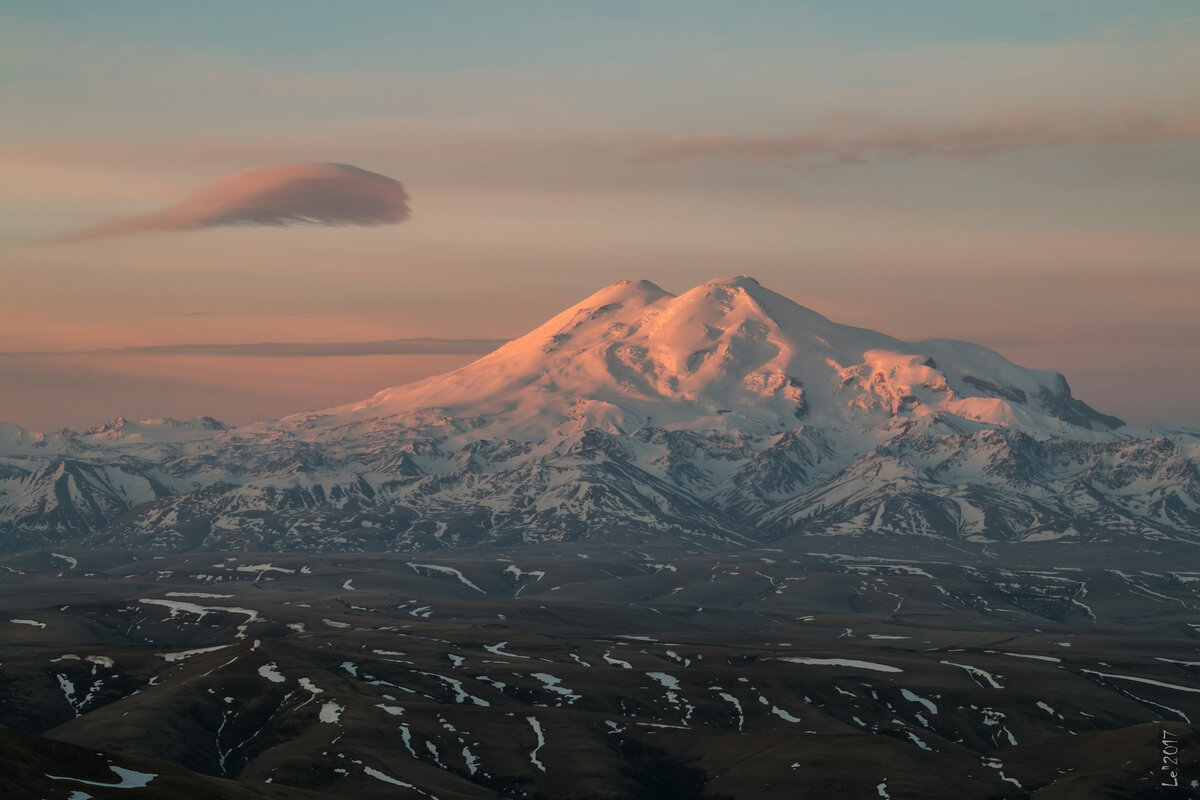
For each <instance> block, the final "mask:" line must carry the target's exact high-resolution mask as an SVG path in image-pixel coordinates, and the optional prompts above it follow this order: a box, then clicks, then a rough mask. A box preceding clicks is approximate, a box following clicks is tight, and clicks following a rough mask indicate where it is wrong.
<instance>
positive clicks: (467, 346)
mask: <svg viewBox="0 0 1200 800" xmlns="http://www.w3.org/2000/svg"><path fill="white" fill-rule="evenodd" d="M507 341H508V340H507V339H431V338H418V339H382V340H379V341H373V342H249V343H237V344H163V345H145V346H140V347H116V348H108V349H100V350H34V351H25V352H19V353H0V356H20V357H45V356H91V355H109V356H244V357H250V358H314V357H315V358H322V357H342V356H397V355H406V356H411V355H431V356H432V355H486V354H487V353H490V352H492V351H493V350H495V349H496V348H498V347H500V346H501V345H503V344H505V343H506V342H507Z"/></svg>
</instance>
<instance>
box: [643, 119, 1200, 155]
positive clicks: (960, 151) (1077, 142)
mask: <svg viewBox="0 0 1200 800" xmlns="http://www.w3.org/2000/svg"><path fill="white" fill-rule="evenodd" d="M1192 139H1200V117H1185V118H1181V119H1163V118H1161V117H1157V116H1154V115H1150V114H1144V113H1139V112H1124V113H1109V114H1097V113H1082V112H1068V111H1056V110H1047V109H1031V110H1024V111H1019V112H1013V113H1009V114H1006V115H1003V116H997V117H992V118H990V119H986V120H983V121H981V122H976V123H970V124H958V125H954V124H940V125H939V124H931V123H909V124H902V125H893V126H888V127H883V128H876V129H873V130H861V129H859V130H853V129H851V128H850V127H849V126H846V125H839V124H837V123H836V122H829V123H826V124H825V125H823V126H821V127H820V128H819V129H817V130H814V131H811V132H807V133H797V134H788V135H772V134H757V135H739V134H727V133H705V134H698V135H683V136H674V137H671V138H669V139H666V140H665V141H663V142H660V143H659V144H658V145H657V146H656V147H655V148H653V149H652V150H651V151H650V152H649V153H647V154H646V155H645V156H644V157H643V159H642V160H644V161H670V160H680V159H689V158H705V157H734V158H746V159H757V160H778V159H790V158H803V157H826V158H833V159H834V160H835V161H836V162H838V163H843V164H860V163H866V162H870V161H877V160H887V159H892V160H895V159H912V158H923V157H926V158H983V157H986V156H993V155H999V154H1001V153H1012V152H1022V151H1032V150H1047V149H1051V148H1057V147H1073V146H1074V147H1095V146H1103V145H1123V144H1124V145H1129V144H1135V145H1136V144H1154V143H1158V142H1171V141H1185V140H1192Z"/></svg>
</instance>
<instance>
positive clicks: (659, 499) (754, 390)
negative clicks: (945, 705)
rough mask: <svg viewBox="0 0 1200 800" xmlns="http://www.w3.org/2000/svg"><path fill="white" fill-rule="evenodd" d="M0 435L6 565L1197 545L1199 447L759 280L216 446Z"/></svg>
mask: <svg viewBox="0 0 1200 800" xmlns="http://www.w3.org/2000/svg"><path fill="white" fill-rule="evenodd" d="M118 422H119V424H113V425H108V426H101V427H99V428H96V429H92V430H91V431H88V432H86V433H85V434H78V435H74V434H72V435H68V433H69V432H62V433H59V434H53V435H49V436H39V435H33V434H28V433H27V432H24V431H21V429H19V428H16V427H15V426H4V427H2V428H0V526H2V527H0V531H2V532H3V534H4V541H5V542H6V544H5V546H6V547H10V548H11V547H17V546H24V545H30V544H36V543H44V542H54V541H59V540H62V539H64V538H70V537H75V536H83V537H85V538H86V539H87V540H88V541H94V542H101V543H124V544H130V543H133V542H138V543H142V544H147V543H148V544H150V545H152V546H156V547H162V548H168V549H171V548H174V549H178V548H187V547H195V546H201V547H221V548H226V549H230V548H232V549H266V550H287V549H333V550H338V549H348V550H363V549H366V550H372V549H374V550H421V549H431V548H439V547H453V546H460V545H462V544H465V543H486V542H507V543H511V542H513V541H527V542H537V541H546V540H563V539H573V538H580V537H591V536H605V535H616V533H614V532H618V531H619V532H621V535H626V534H628V535H630V536H633V537H634V538H637V537H662V536H666V537H669V538H670V537H674V538H682V539H683V540H684V541H686V542H689V543H692V544H695V543H697V542H704V543H706V544H705V545H704V546H706V547H740V546H744V545H745V544H746V543H749V542H764V541H776V540H780V539H783V538H786V537H790V536H794V535H798V536H802V537H803V536H831V535H837V536H844V535H851V536H864V535H870V536H873V535H887V536H901V537H903V536H921V537H929V536H934V537H940V538H944V539H949V540H955V539H961V540H977V541H988V540H992V539H1003V540H1012V539H1017V540H1023V539H1031V540H1033V541H1041V540H1046V539H1067V540H1077V539H1088V538H1101V539H1110V538H1113V537H1118V538H1121V537H1128V536H1133V537H1143V538H1144V537H1150V538H1155V537H1165V538H1171V539H1177V540H1181V541H1187V542H1192V543H1196V542H1198V541H1200V479H1198V478H1197V458H1198V457H1200V436H1197V435H1195V433H1193V432H1191V431H1189V430H1187V429H1183V428H1159V429H1153V430H1151V429H1145V430H1143V429H1134V428H1130V427H1128V426H1124V425H1123V423H1122V422H1121V421H1120V420H1119V419H1117V418H1115V417H1111V416H1108V415H1105V414H1102V413H1100V412H1098V411H1096V410H1094V409H1092V408H1091V407H1090V406H1088V405H1087V404H1085V403H1083V402H1082V401H1080V400H1078V399H1076V398H1074V397H1073V396H1072V394H1071V391H1070V387H1069V385H1068V384H1067V382H1066V379H1065V378H1064V377H1063V376H1062V375H1061V373H1059V372H1057V371H1054V370H1030V369H1026V368H1024V367H1020V366H1018V365H1016V364H1013V363H1012V362H1010V361H1008V360H1007V359H1005V358H1004V357H1003V356H1001V355H1000V354H998V353H995V352H994V351H991V350H988V349H987V348H983V347H980V346H978V345H973V344H970V343H966V342H958V341H955V340H949V339H931V340H926V341H922V342H903V341H901V340H898V339H895V338H893V337H890V336H887V335H886V334H882V333H877V332H874V331H870V330H868V329H864V328H855V327H851V326H844V325H840V324H838V323H836V322H833V321H832V320H829V319H827V318H826V317H824V316H822V315H820V314H819V313H817V312H815V311H812V310H811V309H807V308H804V307H803V306H800V305H797V304H796V303H794V302H792V301H791V300H789V299H787V298H786V297H783V296H782V295H779V294H776V293H774V292H772V291H770V290H769V289H766V288H764V287H763V286H761V284H759V283H758V282H757V281H756V280H754V279H753V278H750V277H748V276H737V277H733V278H724V279H717V280H713V281H709V282H707V283H704V284H701V285H700V286H697V287H695V288H693V289H691V290H689V291H688V292H685V293H683V294H681V295H672V294H670V293H669V292H666V291H665V290H663V289H661V288H660V287H658V286H656V285H655V284H653V283H650V282H649V281H634V282H631V281H622V282H618V283H615V284H612V285H610V286H607V287H605V288H603V289H601V290H600V291H598V292H596V293H594V294H592V295H591V296H589V297H588V298H585V299H584V300H583V301H581V302H580V303H577V304H575V305H573V306H571V307H570V308H567V309H565V310H564V311H562V312H560V313H559V314H557V315H555V316H553V317H552V318H551V319H549V320H548V321H547V322H545V323H543V324H542V325H540V326H538V327H537V328H535V329H533V330H532V331H530V332H529V333H528V334H526V335H525V336H522V337H519V338H517V339H514V340H512V341H510V342H508V343H507V344H505V345H504V346H502V347H501V348H499V349H498V350H496V351H494V352H492V353H489V354H488V355H485V356H483V357H482V358H480V359H478V360H476V361H474V362H472V363H471V364H468V365H466V366H464V367H462V368H460V369H457V370H454V371H452V372H449V373H445V374H443V375H438V376H432V377H430V378H427V379H425V380H422V381H418V382H416V383H412V384H408V385H405V386H399V387H392V388H389V389H385V390H383V391H381V392H378V393H376V394H375V395H374V396H372V397H370V398H367V399H365V400H363V401H360V402H357V403H351V404H346V405H343V406H338V407H334V408H330V409H325V410H322V411H315V412H305V413H301V414H295V415H291V416H288V417H283V418H281V419H279V420H274V421H270V422H263V423H256V424H253V425H247V426H242V427H239V428H233V429H226V428H225V426H223V425H221V424H220V423H217V422H216V421H215V420H208V419H207V418H202V419H200V420H196V421H190V422H185V423H179V422H175V421H161V420H159V421H144V422H142V423H127V422H126V421H124V420H120V421H118Z"/></svg>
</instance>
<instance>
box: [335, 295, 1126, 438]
mask: <svg viewBox="0 0 1200 800" xmlns="http://www.w3.org/2000/svg"><path fill="white" fill-rule="evenodd" d="M429 408H438V409H441V410H443V411H444V412H445V413H446V414H449V415H452V416H471V417H475V416H480V415H482V416H486V417H488V418H489V420H491V421H492V422H493V423H494V428H495V430H494V433H496V434H497V435H503V436H506V437H509V436H515V437H518V438H531V437H532V438H542V437H544V436H546V435H549V434H550V433H552V432H553V431H555V430H559V431H560V432H561V431H562V427H561V426H562V424H563V423H564V422H566V423H567V424H568V425H569V426H571V427H575V428H580V427H583V428H588V427H596V428H599V429H602V430H606V431H609V432H614V433H629V432H632V431H633V430H636V429H638V428H640V427H642V426H643V425H646V424H655V425H660V426H666V427H670V428H680V427H686V428H690V429H703V428H709V427H729V425H730V424H736V425H737V426H738V427H739V428H742V429H745V430H751V431H754V432H757V433H770V432H782V431H783V430H786V429H788V428H791V427H794V426H796V425H797V424H799V423H803V424H806V425H815V426H821V427H838V428H870V427H874V426H877V425H880V424H884V423H886V422H888V421H891V420H911V421H918V420H920V421H923V422H925V423H926V424H935V423H936V424H940V425H942V426H951V427H952V428H953V429H954V430H958V431H961V430H975V429H977V428H978V424H983V425H992V426H1013V425H1016V426H1018V427H1021V428H1022V429H1026V430H1028V431H1029V432H1031V433H1035V434H1036V435H1043V436H1044V435H1054V434H1060V433H1063V432H1065V431H1067V430H1068V426H1074V427H1078V428H1084V429H1087V430H1097V431H1108V430H1111V429H1114V428H1117V427H1120V426H1122V425H1123V424H1124V423H1122V422H1121V420H1119V419H1117V418H1115V417H1110V416H1106V415H1103V414H1100V413H1097V412H1096V411H1094V410H1093V409H1091V408H1090V407H1088V406H1087V405H1086V404H1084V403H1082V402H1080V401H1079V400H1076V399H1074V398H1073V397H1072V396H1071V391H1070V388H1069V387H1068V385H1067V382H1066V380H1065V379H1064V378H1063V376H1062V375H1061V374H1059V373H1058V372H1055V371H1039V370H1030V369H1025V368H1022V367H1018V366H1016V365H1014V364H1012V363H1011V362H1009V361H1008V360H1006V359H1005V358H1004V357H1003V356H1001V355H999V354H998V353H995V352H993V351H991V350H987V349H986V348H982V347H979V346H976V345H971V344H967V343H965V342H955V341H949V340H940V339H939V340H932V341H925V342H911V343H910V342H902V341H900V340H898V339H894V338H892V337H890V336H887V335H884V334H881V333H876V332H874V331H869V330H865V329H862V328H854V327H850V326H847V325H839V324H837V323H835V322H832V321H830V320H828V319H826V318H825V317H823V316H821V315H820V314H818V313H817V312H815V311H812V310H810V309H807V308H804V307H803V306H799V305H797V304H796V303H794V302H792V301H791V300H789V299H787V298H786V297H784V296H782V295H780V294H776V293H775V292H772V291H771V290H769V289H766V288H764V287H763V286H762V285H760V284H759V283H758V281H756V280H755V279H754V278H750V277H747V276H744V275H743V276H738V277H734V278H722V279H719V280H713V281H709V282H708V283H705V284H702V285H700V286H697V287H696V288H694V289H692V290H690V291H688V292H685V293H684V294H682V295H679V296H675V295H672V294H670V293H668V292H666V291H664V290H663V289H660V288H659V287H658V286H656V285H654V284H653V283H650V282H649V281H635V282H630V281H620V282H619V283H615V284H613V285H611V286H608V287H606V288H604V289H602V290H600V291H599V292H597V293H595V294H593V295H592V296H591V297H588V298H587V299H586V300H584V301H582V302H580V303H578V304H576V305H574V306H572V307H571V308H568V309H567V310H565V311H563V312H562V313H560V314H558V315H556V316H555V317H553V318H552V319H550V320H549V321H547V322H546V323H545V324H543V325H541V326H539V327H538V328H536V329H534V330H533V331H531V332H529V333H528V334H526V335H525V336H522V337H521V338H519V339H516V340H514V341H511V342H509V343H508V344H506V345H505V346H503V347H501V348H500V349H498V350H496V351H495V352H493V353H491V354H489V355H487V356H485V357H483V358H481V359H479V360H478V361H476V362H474V363H472V364H470V365H468V366H466V367H463V368H462V369H459V370H457V371H455V372H451V373H449V374H447V375H440V376H437V377H433V378H429V379H427V380H424V381H420V382H418V383H415V384H410V385H408V386H401V387H395V388H392V389H387V390H384V391H382V392H380V393H379V394H377V395H375V396H374V397H372V398H370V399H369V400H366V401H364V402H362V403H356V404H352V405H348V406H343V407H341V408H336V409H331V410H330V411H329V412H327V413H328V416H329V417H330V418H329V419H328V420H327V422H329V423H333V422H337V421H343V420H347V419H355V420H362V419H366V418H372V417H394V416H402V415H405V414H408V413H410V412H413V411H416V410H421V409H429ZM722 418H724V419H722Z"/></svg>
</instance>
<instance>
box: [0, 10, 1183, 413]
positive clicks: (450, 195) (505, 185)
mask: <svg viewBox="0 0 1200 800" xmlns="http://www.w3.org/2000/svg"><path fill="white" fill-rule="evenodd" d="M1196 75H1200V9H1198V7H1197V5H1196V4H1195V3H1194V2H1190V1H1189V2H1171V1H1170V0H1160V2H1155V3H1133V2H1109V1H1108V0H1078V2H1053V0H1051V1H1049V2H1037V3H1033V2H1006V3H986V4H985V3H957V2H907V3H895V2H890V0H889V1H884V0H879V1H877V2H839V3H833V2H828V3H817V2H813V3H806V2H782V1H781V2H754V1H753V0H750V1H748V2H738V3H732V2H705V1H704V0H689V1H687V2H684V1H683V0H679V2H590V3H583V2H564V1H556V2H527V1H526V0H509V1H507V2H503V3H498V2H456V1H455V0H445V2H438V3H425V2H390V1H389V2H369V1H368V0H362V1H361V2H356V3H335V2H312V1H310V0H294V1H293V2H287V3H284V2H221V1H219V0H214V1H213V2H207V3H191V4H182V3H160V2H134V1H133V0H113V2H109V3H91V2H82V0H81V1H80V2H67V1H65V0H64V1H61V2H32V0H30V1H29V2H22V0H7V1H6V2H5V3H4V4H2V5H0V108H3V109H4V124H3V125H2V126H0V420H4V421H9V422H15V423H17V424H19V425H22V426H24V427H27V428H30V429H32V430H56V429H58V428H61V427H64V426H66V427H72V428H75V429H80V428H84V427H87V426H90V425H96V424H100V423H102V422H104V421H106V420H109V419H112V418H113V417H116V416H118V415H121V416H126V417H129V418H146V417H164V416H172V417H177V418H185V417H192V416H197V415H209V416H213V417H217V418H220V419H223V420H225V421H227V422H230V423H245V422H251V421H255V420H261V419H269V418H273V417H277V416H281V415H284V414H288V413H292V412H297V411H303V410H307V409H312V408H321V407H325V406H329V405H334V404H337V403H342V402H350V401H353V400H357V399H360V398H362V397H365V396H368V395H370V394H371V393H373V392H374V391H376V390H378V389H382V388H384V387H387V386H391V385H397V384H400V383H404V382H407V381H410V380H415V379H417V378H420V377H423V376H425V375H428V374H434V373H436V372H440V371H443V370H446V369H451V368H455V367H457V366H461V365H462V364H464V363H467V362H468V361H470V360H471V358H472V357H473V355H472V354H471V353H467V352H461V351H462V350H464V349H466V350H470V349H477V350H478V351H479V352H484V351H485V350H486V349H487V347H489V346H491V345H489V344H488V343H487V342H478V343H477V345H478V346H477V347H465V348H463V347H459V348H457V349H456V351H455V352H446V351H445V350H444V348H443V349H442V350H441V351H439V352H421V350H422V348H421V347H416V348H415V349H414V347H413V346H412V345H411V343H409V344H406V345H402V346H397V347H392V348H390V349H389V347H383V348H382V351H381V347H380V346H379V345H378V343H379V342H395V341H396V340H406V339H414V338H415V339H458V340H462V339H471V340H487V341H488V342H492V341H495V340H503V339H506V338H511V337H515V336H519V335H521V334H523V333H525V332H526V331H528V330H529V329H531V328H533V327H535V326H536V325H538V324H540V323H541V322H542V321H544V320H545V319H546V318H548V317H550V316H551V315H553V314H554V313H557V312H558V311H560V310H562V309H563V308H565V307H567V306H570V305H572V304H574V303H576V302H578V301H579V300H581V299H582V298H584V297H586V296H587V295H589V294H591V293H592V292H594V291H596V290H597V289H599V288H601V287H603V286H605V285H607V284H610V283H613V282H615V281H617V280H621V279H642V278H644V279H647V280H651V281H653V282H655V283H657V284H659V285H660V286H662V287H664V288H665V289H667V290H668V291H672V292H675V293H680V292H683V291H686V290H687V289H689V288H691V287H692V286H695V285H697V284H699V283H702V282H704V281H706V280H709V279H712V278H715V277H721V276H728V275H736V274H749V275H752V276H754V277H756V278H758V279H759V281H760V282H761V283H763V284H764V285H765V286H767V287H768V288H771V289H773V290H775V291H777V292H780V293H781V294H784V295H786V296H788V297H791V298H792V299H794V300H795V301H796V302H798V303H800V304H801V305H804V306H807V307H809V308H813V309H815V310H817V311H819V312H821V313H823V314H825V315H826V316H828V317H830V318H832V319H834V320H836V321H838V322H843V323H847V324H852V325H858V326H862V327H868V328H872V329H875V330H880V331H884V332H886V333H889V334H891V335H893V336H897V337H899V338H902V339H906V340H918V339H923V338H931V337H945V338H955V339H964V340H968V341H973V342H977V343H979V344H983V345H985V346H988V347H991V348H993V349H996V350H998V351H999V352H1001V353H1002V354H1004V355H1005V356H1007V357H1008V358H1009V359H1011V360H1013V361H1015V362H1017V363H1019V364H1022V365H1025V366H1030V367H1036V368H1042V369H1046V368H1055V369H1059V370H1061V371H1062V372H1063V373H1064V374H1065V375H1066V376H1067V378H1068V380H1069V381H1070V383H1071V385H1072V387H1073V389H1074V391H1075V394H1076V396H1078V397H1081V398H1082V399H1083V400H1085V401H1086V402H1088V403H1089V404H1091V405H1092V406H1094V407H1096V408H1097V409H1099V410H1101V411H1103V412H1105V413H1110V414H1115V415H1117V416H1120V417H1122V418H1124V419H1126V420H1127V421H1129V422H1131V423H1134V424H1145V423H1149V422H1152V421H1165V422H1177V423H1184V424H1190V425H1200V403H1198V402H1197V401H1196V397H1197V396H1200V345H1198V343H1200V313H1198V310H1200V224H1197V220H1198V219H1200V91H1197V89H1196V80H1195V76H1196ZM307 162H320V163H325V164H335V165H351V166H350V167H346V168H345V169H344V170H341V168H340V167H339V168H338V169H339V170H341V172H339V173H338V174H336V175H333V174H324V173H322V174H319V175H318V174H312V172H311V170H310V169H309V168H308V167H295V166H288V165H296V164H305V163H307ZM351 170H356V171H351ZM364 171H365V172H364ZM242 173H247V174H248V175H249V177H247V175H243V174H242ZM364 176H367V177H364ZM369 176H374V177H369ZM389 179H390V181H391V182H390V183H388V182H387V181H389ZM319 180H327V181H334V182H335V184H332V185H336V188H337V191H338V192H342V193H343V194H341V195H339V197H342V198H343V199H345V202H344V203H340V204H338V205H337V206H336V207H330V206H329V205H328V204H324V203H319V202H317V201H316V200H314V198H316V197H318V195H319V194H320V193H319V192H318V191H317V189H314V187H317V188H319V187H320V186H323V185H325V184H317V183H311V182H309V183H305V181H319ZM364 181H367V182H371V183H370V187H369V188H364V187H366V184H365V183H364ZM395 182H399V184H400V185H402V188H401V187H400V186H395V185H393V184H394V183H395ZM346 193H352V194H353V196H352V197H351V196H350V195H349V194H346ZM280 204H283V206H285V207H283V208H280ZM301 218H304V219H308V220H312V219H317V220H318V221H325V222H335V223H338V224H337V225H335V226H323V225H306V224H292V223H294V222H296V221H297V220H298V219H301ZM230 222H236V223H241V224H229V223H230ZM262 342H276V343H306V344H309V345H314V346H315V345H329V347H325V349H324V350H320V348H318V350H320V352H328V353H332V354H327V355H313V354H311V352H310V351H306V350H304V349H303V348H301V350H299V351H296V352H289V353H288V354H284V355H281V354H280V353H279V351H278V349H271V348H265V349H263V348H259V349H257V350H256V349H255V348H241V349H238V348H233V349H229V348H225V349H222V348H219V347H216V348H213V347H209V348H207V349H206V348H196V347H176V346H187V345H253V344H256V343H262ZM359 342H368V343H376V344H375V345H363V346H358V347H357V349H356V346H355V345H353V344H347V343H359ZM335 345H336V346H335ZM155 348H158V349H155ZM429 349H431V350H437V349H438V348H436V347H431V348H429ZM452 349H453V348H452ZM95 351H105V352H95ZM114 351H115V352H114ZM304 353H308V354H304ZM356 353H362V354H356Z"/></svg>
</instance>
